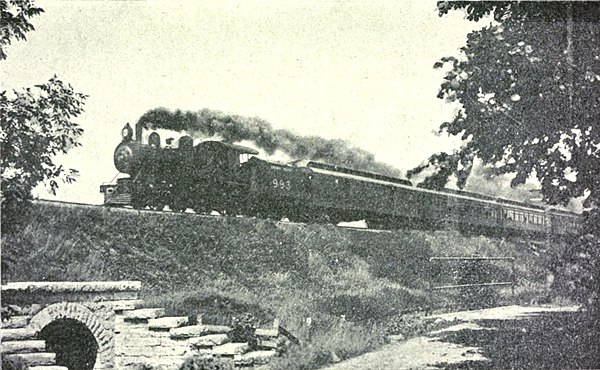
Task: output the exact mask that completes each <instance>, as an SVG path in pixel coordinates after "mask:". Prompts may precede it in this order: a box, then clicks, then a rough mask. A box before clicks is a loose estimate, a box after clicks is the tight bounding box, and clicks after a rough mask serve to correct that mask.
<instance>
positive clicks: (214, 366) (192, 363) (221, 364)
mask: <svg viewBox="0 0 600 370" xmlns="http://www.w3.org/2000/svg"><path fill="white" fill-rule="evenodd" d="M234 368H235V366H234V364H233V362H232V361H230V360H225V359H215V358H213V357H200V356H194V357H190V358H188V359H187V360H186V361H185V362H184V363H183V365H181V366H180V367H179V370H233V369H234Z"/></svg>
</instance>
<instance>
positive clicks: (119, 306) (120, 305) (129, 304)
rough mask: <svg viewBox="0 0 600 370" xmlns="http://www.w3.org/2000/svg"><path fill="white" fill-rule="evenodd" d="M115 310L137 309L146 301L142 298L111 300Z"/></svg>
mask: <svg viewBox="0 0 600 370" xmlns="http://www.w3.org/2000/svg"><path fill="white" fill-rule="evenodd" d="M110 303H111V304H112V306H113V310H115V311H123V310H135V309H137V308H140V307H141V306H142V305H143V304H144V301H142V300H141V299H123V300H118V301H110Z"/></svg>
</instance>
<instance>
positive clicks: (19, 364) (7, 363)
mask: <svg viewBox="0 0 600 370" xmlns="http://www.w3.org/2000/svg"><path fill="white" fill-rule="evenodd" d="M1 368H2V369H4V370H27V369H29V366H28V365H27V362H25V360H23V359H21V358H20V357H9V358H7V356H6V355H4V356H2V367H1Z"/></svg>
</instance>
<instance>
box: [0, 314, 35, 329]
mask: <svg viewBox="0 0 600 370" xmlns="http://www.w3.org/2000/svg"><path fill="white" fill-rule="evenodd" d="M29 319H31V317H29V316H11V318H10V319H8V321H2V328H3V329H14V328H23V327H25V326H27V324H28V323H29Z"/></svg>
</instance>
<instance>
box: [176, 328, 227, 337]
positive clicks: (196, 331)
mask: <svg viewBox="0 0 600 370" xmlns="http://www.w3.org/2000/svg"><path fill="white" fill-rule="evenodd" d="M230 331H231V328H230V327H229V326H222V325H190V326H182V327H181V328H174V329H171V330H170V331H169V332H170V334H171V338H173V339H186V338H192V337H201V336H203V335H207V334H226V333H229V332H230Z"/></svg>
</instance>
